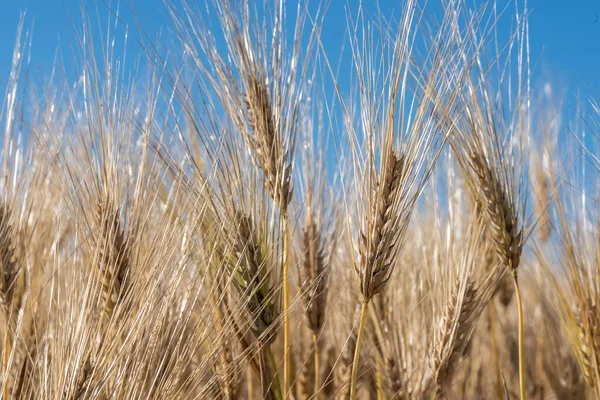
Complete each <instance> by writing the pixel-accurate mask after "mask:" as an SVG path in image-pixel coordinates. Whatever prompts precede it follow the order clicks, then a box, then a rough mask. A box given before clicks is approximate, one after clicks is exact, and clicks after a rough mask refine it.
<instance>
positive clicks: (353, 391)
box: [350, 297, 369, 400]
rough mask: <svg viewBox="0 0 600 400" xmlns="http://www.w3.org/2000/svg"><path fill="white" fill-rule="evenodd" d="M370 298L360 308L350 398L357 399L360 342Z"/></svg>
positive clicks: (351, 399) (364, 300)
mask: <svg viewBox="0 0 600 400" xmlns="http://www.w3.org/2000/svg"><path fill="white" fill-rule="evenodd" d="M368 305H369V298H367V297H365V298H364V299H363V304H362V307H361V309H360V322H359V323H358V335H357V337H356V348H355V349H354V360H353V361H352V377H351V378H350V400H355V399H356V378H357V376H358V360H359V357H360V343H361V342H362V336H363V327H364V325H365V316H366V315H367V306H368Z"/></svg>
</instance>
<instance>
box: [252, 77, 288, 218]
mask: <svg viewBox="0 0 600 400" xmlns="http://www.w3.org/2000/svg"><path fill="white" fill-rule="evenodd" d="M245 104H246V108H247V110H248V120H249V124H250V127H251V129H252V133H253V134H252V135H251V136H249V137H248V138H247V141H248V143H249V145H250V147H251V149H252V150H253V151H254V153H255V157H256V160H257V162H258V164H259V166H260V168H261V171H262V173H263V175H264V177H265V182H266V184H267V187H268V189H269V191H270V193H271V197H272V198H273V200H274V201H275V203H276V204H277V205H279V207H280V208H281V209H282V210H286V209H287V206H288V204H289V202H290V200H291V199H292V184H291V179H292V176H291V166H290V162H289V157H288V154H286V152H285V150H284V145H283V141H282V138H281V137H280V135H279V134H278V132H277V130H276V126H275V121H274V118H273V109H272V107H271V102H270V99H269V91H268V88H267V86H266V84H265V83H264V80H263V79H261V78H259V77H258V76H256V75H248V76H247V78H246V101H245Z"/></svg>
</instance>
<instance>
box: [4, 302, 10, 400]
mask: <svg viewBox="0 0 600 400" xmlns="http://www.w3.org/2000/svg"><path fill="white" fill-rule="evenodd" d="M7 314H8V313H7ZM9 318H10V316H8V315H7V320H9ZM9 329H10V327H9V323H8V322H7V323H6V331H5V332H4V349H3V351H4V356H3V357H2V375H3V377H4V385H3V386H4V391H3V393H4V395H3V397H2V398H3V399H8V398H9V397H8V361H9V358H10V338H9V333H8V330H9Z"/></svg>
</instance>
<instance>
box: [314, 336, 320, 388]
mask: <svg viewBox="0 0 600 400" xmlns="http://www.w3.org/2000/svg"><path fill="white" fill-rule="evenodd" d="M313 346H314V349H315V350H314V353H315V397H314V398H315V400H319V392H320V391H321V362H320V361H321V360H320V356H319V335H318V334H316V333H313Z"/></svg>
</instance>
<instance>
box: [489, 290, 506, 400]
mask: <svg viewBox="0 0 600 400" xmlns="http://www.w3.org/2000/svg"><path fill="white" fill-rule="evenodd" d="M489 312H490V341H491V342H492V357H493V358H494V368H495V369H496V384H497V386H498V387H497V389H498V400H503V399H504V388H503V387H502V373H501V372H500V357H499V356H498V340H497V339H496V316H495V307H494V299H490V302H489Z"/></svg>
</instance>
